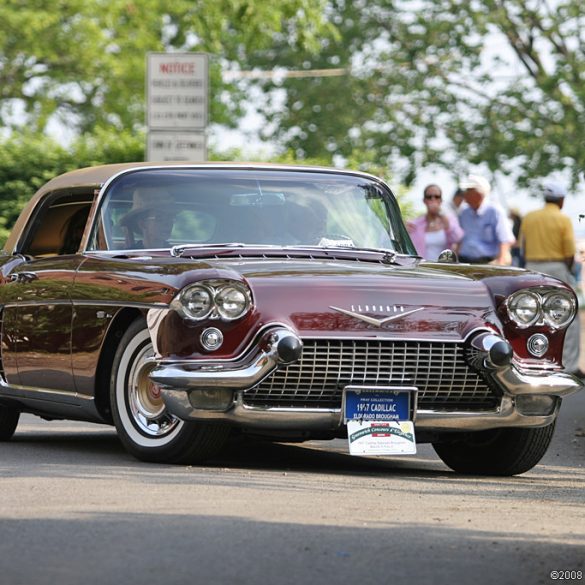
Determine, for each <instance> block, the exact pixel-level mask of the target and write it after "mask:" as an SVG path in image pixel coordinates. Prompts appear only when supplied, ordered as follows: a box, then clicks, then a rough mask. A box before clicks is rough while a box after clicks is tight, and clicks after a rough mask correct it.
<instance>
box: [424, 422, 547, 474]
mask: <svg viewBox="0 0 585 585" xmlns="http://www.w3.org/2000/svg"><path fill="white" fill-rule="evenodd" d="M554 430H555V423H552V424H550V425H548V426H546V427H541V428H536V429H524V428H513V429H495V430H489V431H478V432H475V433H465V434H462V435H461V436H460V437H457V438H454V439H453V440H451V441H445V442H439V443H433V447H434V448H435V451H436V452H437V455H438V456H439V457H440V458H441V459H442V460H443V462H444V463H445V464H447V465H448V466H449V467H450V468H451V469H452V470H453V471H456V472H457V473H464V474H471V475H500V476H510V475H518V474H520V473H524V472H526V471H528V470H529V469H532V468H533V467H534V466H535V465H536V464H537V463H538V462H539V461H540V460H541V459H542V458H543V457H544V454H545V453H546V450H547V449H548V446H549V445H550V442H551V439H552V436H553V433H554Z"/></svg>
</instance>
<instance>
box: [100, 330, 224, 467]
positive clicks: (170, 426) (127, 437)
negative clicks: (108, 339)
mask: <svg viewBox="0 0 585 585" xmlns="http://www.w3.org/2000/svg"><path fill="white" fill-rule="evenodd" d="M153 358H154V350H153V346H152V341H151V339H150V334H149V333H148V328H147V326H146V323H145V321H144V320H143V319H137V320H136V321H134V322H133V323H132V324H131V325H130V327H129V328H128V330H127V331H126V333H125V334H124V336H123V337H122V339H121V340H120V344H119V346H118V349H117V351H116V355H115V358H114V363H113V367H112V377H111V383H110V400H111V404H112V414H113V418H114V424H115V425H116V429H117V431H118V435H119V436H120V440H121V441H122V443H123V444H124V446H125V447H126V449H127V450H128V451H129V452H130V453H131V454H132V455H134V456H135V457H137V458H138V459H141V460H143V461H153V462H159V463H195V462H198V461H202V460H204V459H208V458H210V457H213V456H214V455H215V454H217V453H218V452H219V451H220V449H221V448H222V447H223V445H224V443H225V441H226V440H227V438H228V436H229V432H230V428H229V426H228V425H226V424H224V423H198V422H197V423H193V422H187V421H183V420H180V419H178V418H176V417H175V416H173V415H172V414H171V413H170V412H168V410H167V408H166V406H165V404H164V401H163V399H162V396H161V392H160V388H159V386H158V385H157V384H155V383H154V382H152V381H151V380H150V378H149V377H148V375H149V373H150V372H151V371H152V369H153V368H154V366H155V363H154V359H153Z"/></svg>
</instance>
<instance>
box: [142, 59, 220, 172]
mask: <svg viewBox="0 0 585 585" xmlns="http://www.w3.org/2000/svg"><path fill="white" fill-rule="evenodd" d="M208 78H209V75H208V57H207V55H206V54H204V53H149V54H148V57H147V81H146V83H147V88H146V89H147V91H146V94H147V125H148V135H149V136H148V147H147V159H148V160H151V161H163V160H191V161H203V160H205V159H206V158H207V145H206V135H205V130H206V128H207V117H208V93H209V81H208Z"/></svg>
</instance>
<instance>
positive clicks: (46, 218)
mask: <svg viewBox="0 0 585 585" xmlns="http://www.w3.org/2000/svg"><path fill="white" fill-rule="evenodd" d="M92 202H93V194H92V195H91V196H89V195H80V194H67V195H62V196H60V197H53V198H49V199H48V200H47V201H45V202H44V204H42V205H41V208H40V209H38V210H37V212H36V213H35V214H34V216H33V218H32V225H31V227H30V229H29V232H28V235H27V237H26V240H25V243H24V246H23V248H22V249H21V252H22V253H23V254H26V255H28V256H34V257H46V256H57V255H61V254H75V253H76V252H77V251H78V249H79V245H80V244H81V239H82V237H83V233H84V231H85V226H86V223H87V218H88V216H89V212H90V210H91V205H92Z"/></svg>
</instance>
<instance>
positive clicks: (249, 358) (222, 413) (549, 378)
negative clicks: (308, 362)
mask: <svg viewBox="0 0 585 585" xmlns="http://www.w3.org/2000/svg"><path fill="white" fill-rule="evenodd" d="M255 347H256V348H257V349H256V350H252V351H250V352H248V353H246V355H245V356H243V357H242V358H241V359H238V360H234V361H230V362H226V361H223V362H220V361H215V362H213V361H210V362H196V363H194V362H192V361H191V362H179V363H177V362H174V363H164V362H161V363H159V365H158V366H157V367H156V368H155V369H154V370H153V371H152V372H151V374H150V377H151V379H152V380H153V381H154V382H155V383H157V384H158V385H159V386H160V387H161V393H162V396H163V399H164V401H165V404H166V406H167V408H168V409H169V411H170V412H171V413H172V414H174V415H175V416H177V417H178V418H180V419H183V420H223V421H226V422H231V423H233V424H234V425H236V426H241V427H247V428H256V429H275V430H306V431H333V430H335V429H338V428H339V427H340V426H341V425H342V424H343V413H342V411H341V409H310V408H260V407H251V406H248V405H246V404H244V392H245V390H248V389H250V388H252V387H254V386H255V385H256V384H258V383H259V382H261V381H262V380H263V379H264V378H266V377H267V376H269V375H270V374H272V373H273V372H274V371H275V370H276V369H277V368H282V367H286V366H287V365H288V364H290V363H293V362H294V361H296V360H297V359H298V358H299V357H300V353H301V351H302V341H301V340H300V339H299V338H298V337H297V336H296V334H295V333H294V332H292V331H291V330H289V329H286V328H284V327H278V328H273V329H271V330H268V331H265V332H264V333H263V334H262V335H261V336H260V338H259V341H258V343H257V344H256V345H255ZM470 348H471V349H472V350H473V352H474V357H473V365H474V367H476V368H481V369H482V370H483V371H484V372H485V373H486V374H487V376H488V377H489V378H490V379H491V381H492V382H493V383H494V385H495V386H496V387H497V388H499V389H500V390H501V393H502V397H501V401H500V404H499V406H498V407H497V408H496V409H494V410H493V411H480V412H476V411H464V412H457V411H443V410H441V411H434V410H424V409H423V410H417V411H416V413H415V424H416V428H417V429H419V430H427V431H466V430H467V431H472V430H484V429H490V428H497V427H539V426H545V425H548V424H550V423H551V422H553V420H554V419H555V417H556V415H557V413H558V409H559V407H560V401H559V400H552V401H551V408H550V409H549V410H548V411H547V412H546V413H537V414H534V413H530V414H523V413H522V409H521V408H520V407H519V404H518V401H519V400H523V399H521V398H519V397H522V396H534V397H538V396H544V397H553V398H555V397H559V398H560V397H564V396H568V395H570V394H572V393H574V392H576V391H578V390H580V389H581V388H582V387H583V383H582V382H581V381H580V380H579V379H577V378H575V377H574V376H572V375H570V374H566V373H563V372H548V371H536V372H523V371H521V370H520V369H518V367H517V366H516V365H515V364H514V362H513V361H512V351H511V348H510V346H509V345H508V343H507V342H506V341H505V340H503V339H502V338H500V337H498V336H496V335H493V334H491V333H481V334H479V335H476V336H475V337H474V338H473V339H472V340H471V341H470ZM218 389H221V390H224V391H228V396H229V401H228V402H227V403H226V404H224V405H221V406H220V405H217V406H216V407H213V408H209V407H206V408H201V407H199V406H197V404H196V405H194V403H196V402H197V401H196V400H194V397H196V396H197V394H194V393H198V392H210V391H211V392H213V391H215V390H218ZM224 395H225V392H224Z"/></svg>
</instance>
